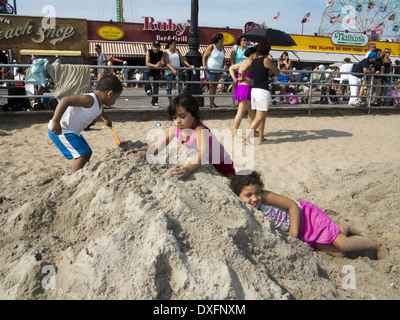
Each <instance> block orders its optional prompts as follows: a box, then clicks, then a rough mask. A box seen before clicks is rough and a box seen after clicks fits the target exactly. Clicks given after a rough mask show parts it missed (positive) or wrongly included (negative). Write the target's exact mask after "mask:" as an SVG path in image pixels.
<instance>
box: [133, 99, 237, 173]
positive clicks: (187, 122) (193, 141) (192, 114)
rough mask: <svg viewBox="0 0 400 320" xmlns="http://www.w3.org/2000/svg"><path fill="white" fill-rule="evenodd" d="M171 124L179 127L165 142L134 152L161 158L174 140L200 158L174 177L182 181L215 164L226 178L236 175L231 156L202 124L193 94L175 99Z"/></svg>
mask: <svg viewBox="0 0 400 320" xmlns="http://www.w3.org/2000/svg"><path fill="white" fill-rule="evenodd" d="M168 114H169V117H170V120H173V121H174V123H175V125H174V126H172V127H170V128H169V130H168V132H167V133H166V135H165V137H164V139H159V141H157V142H156V143H155V144H153V145H151V146H146V147H143V148H139V149H135V150H134V151H147V152H150V153H152V154H158V153H159V152H160V151H161V150H162V149H163V148H165V147H166V146H167V145H168V144H169V143H170V141H172V139H173V138H177V139H178V140H179V141H180V142H181V144H183V145H185V146H187V147H189V148H192V149H195V150H197V156H195V157H193V159H192V160H191V161H190V163H188V164H187V165H185V166H183V165H176V166H175V167H174V168H173V169H172V174H174V175H176V176H178V178H180V179H184V178H186V177H187V176H188V175H189V174H190V173H191V172H192V171H194V170H195V169H197V168H198V167H200V166H201V165H202V164H212V165H213V166H214V167H215V169H216V170H217V171H218V172H219V173H221V174H223V175H224V176H226V177H231V176H232V175H234V174H235V173H236V172H235V168H234V166H233V162H232V159H231V157H230V156H229V154H228V153H227V152H226V151H225V148H224V147H223V145H222V144H221V143H220V142H219V141H218V139H217V138H216V137H215V135H214V134H213V133H212V132H211V131H210V129H209V128H208V127H207V126H206V125H205V124H203V123H202V122H201V120H200V109H199V105H198V103H197V100H196V99H195V98H194V97H193V96H192V95H190V94H187V93H184V94H180V95H179V96H177V97H175V98H174V99H173V100H172V103H171V104H170V105H169V107H168Z"/></svg>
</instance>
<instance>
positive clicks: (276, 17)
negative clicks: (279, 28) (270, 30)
mask: <svg viewBox="0 0 400 320" xmlns="http://www.w3.org/2000/svg"><path fill="white" fill-rule="evenodd" d="M280 15H281V14H280V12H278V13H277V14H276V15H275V17H274V19H276V20H279V17H280Z"/></svg>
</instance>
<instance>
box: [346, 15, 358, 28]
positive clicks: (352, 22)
mask: <svg viewBox="0 0 400 320" xmlns="http://www.w3.org/2000/svg"><path fill="white" fill-rule="evenodd" d="M344 24H345V25H346V26H356V25H357V17H354V19H353V18H347V19H345V20H344Z"/></svg>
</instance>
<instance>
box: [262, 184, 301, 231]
mask: <svg viewBox="0 0 400 320" xmlns="http://www.w3.org/2000/svg"><path fill="white" fill-rule="evenodd" d="M261 202H262V203H263V204H265V205H268V204H269V205H274V206H277V207H280V208H283V209H288V211H289V219H290V228H289V234H290V235H291V236H292V237H294V238H297V237H298V236H299V228H300V213H299V207H298V206H297V203H296V202H294V201H293V200H291V199H289V198H286V197H284V196H282V195H280V194H277V193H274V192H271V191H267V190H263V191H262V193H261Z"/></svg>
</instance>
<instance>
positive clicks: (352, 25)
mask: <svg viewBox="0 0 400 320" xmlns="http://www.w3.org/2000/svg"><path fill="white" fill-rule="evenodd" d="M346 30H348V31H350V32H362V33H365V34H366V35H367V36H368V38H369V39H370V40H372V41H379V40H381V41H385V40H389V41H400V1H394V0H375V1H371V0H332V1H329V2H328V3H327V4H326V10H325V11H324V13H323V15H322V19H321V23H320V26H319V31H318V34H319V35H320V36H325V37H329V36H330V35H331V33H332V32H334V31H346Z"/></svg>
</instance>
